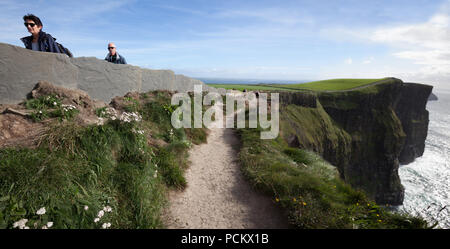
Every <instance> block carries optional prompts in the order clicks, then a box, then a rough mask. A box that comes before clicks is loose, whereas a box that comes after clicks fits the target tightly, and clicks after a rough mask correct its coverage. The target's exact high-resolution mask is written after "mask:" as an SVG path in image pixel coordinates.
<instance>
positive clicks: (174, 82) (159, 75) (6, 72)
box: [0, 43, 225, 104]
mask: <svg viewBox="0 0 450 249" xmlns="http://www.w3.org/2000/svg"><path fill="white" fill-rule="evenodd" d="M41 80H42V81H48V82H50V83H52V84H55V85H59V86H62V87H66V88H70V89H81V90H83V91H86V92H87V93H88V94H89V95H90V96H91V98H94V99H98V100H103V101H105V102H107V103H108V102H109V101H110V100H111V99H112V98H114V97H115V96H123V95H125V94H126V93H127V92H131V91H139V92H146V91H150V90H172V91H179V92H187V91H193V90H194V85H196V84H201V85H202V86H203V90H204V91H215V92H220V93H224V92H225V90H224V89H215V88H212V87H209V86H207V85H205V84H204V83H203V82H201V81H200V80H196V79H192V78H189V77H186V76H184V75H177V74H175V73H174V72H173V71H171V70H152V69H144V68H140V67H137V66H132V65H116V64H113V63H109V62H107V61H105V60H100V59H97V58H94V57H78V58H69V57H68V56H66V55H64V54H55V53H43V52H36V51H31V50H28V49H25V48H21V47H17V46H14V45H10V44H5V43H0V104H17V103H19V102H21V101H23V100H24V99H25V98H26V95H27V94H28V93H29V92H30V91H31V90H32V89H33V87H34V86H35V85H36V83H37V82H38V81H41Z"/></svg>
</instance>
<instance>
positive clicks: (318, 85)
mask: <svg viewBox="0 0 450 249" xmlns="http://www.w3.org/2000/svg"><path fill="white" fill-rule="evenodd" d="M383 79H385V78H383ZM383 79H330V80H321V81H313V82H308V83H302V84H258V85H252V84H248V85H246V84H208V85H210V86H212V87H216V88H225V89H236V90H239V91H242V90H244V89H247V90H265V91H302V90H309V91H342V90H350V89H353V88H357V87H361V86H365V85H368V84H371V83H374V82H377V81H380V80H383Z"/></svg>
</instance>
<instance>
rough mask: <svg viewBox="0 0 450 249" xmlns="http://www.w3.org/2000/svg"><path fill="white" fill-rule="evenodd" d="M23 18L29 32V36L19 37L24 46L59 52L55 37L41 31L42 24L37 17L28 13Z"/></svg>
mask: <svg viewBox="0 0 450 249" xmlns="http://www.w3.org/2000/svg"><path fill="white" fill-rule="evenodd" d="M23 20H24V21H25V23H24V25H25V27H27V29H28V32H30V34H31V35H30V36H26V37H23V38H21V39H20V40H21V41H22V42H23V44H24V45H25V48H27V49H30V50H34V51H42V52H50V53H61V51H60V50H59V47H58V46H57V45H56V43H55V40H56V39H55V38H53V37H52V36H51V35H50V34H47V33H45V32H44V31H42V27H43V26H44V25H42V22H41V20H40V19H39V17H37V16H35V15H33V14H28V15H26V16H24V17H23Z"/></svg>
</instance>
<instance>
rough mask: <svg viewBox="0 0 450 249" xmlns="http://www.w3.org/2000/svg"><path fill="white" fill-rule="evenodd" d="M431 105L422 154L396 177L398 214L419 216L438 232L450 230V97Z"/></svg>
mask: <svg viewBox="0 0 450 249" xmlns="http://www.w3.org/2000/svg"><path fill="white" fill-rule="evenodd" d="M436 95H437V96H438V98H439V100H438V101H430V102H428V104H427V110H428V111H429V112H430V123H429V127H428V136H427V140H426V142H425V152H424V154H423V156H422V157H420V158H417V159H416V160H415V161H414V162H413V163H410V164H408V165H402V166H400V168H399V175H400V179H401V181H402V184H403V186H404V187H405V200H404V202H403V205H402V206H399V207H398V210H401V211H406V212H408V213H410V214H412V215H419V216H422V217H423V218H425V219H426V220H428V221H429V222H430V223H434V222H436V221H437V222H439V227H440V228H447V229H448V228H450V157H449V156H450V111H449V109H448V106H450V94H448V93H437V94H436Z"/></svg>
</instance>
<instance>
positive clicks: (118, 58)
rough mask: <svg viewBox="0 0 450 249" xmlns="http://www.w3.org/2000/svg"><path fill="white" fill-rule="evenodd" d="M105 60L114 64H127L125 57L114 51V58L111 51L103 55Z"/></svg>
mask: <svg viewBox="0 0 450 249" xmlns="http://www.w3.org/2000/svg"><path fill="white" fill-rule="evenodd" d="M105 60H106V61H109V62H111V63H115V64H127V61H126V60H125V57H123V56H121V55H119V53H117V52H116V59H115V60H114V56H112V55H111V53H108V54H107V55H106V57H105Z"/></svg>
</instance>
